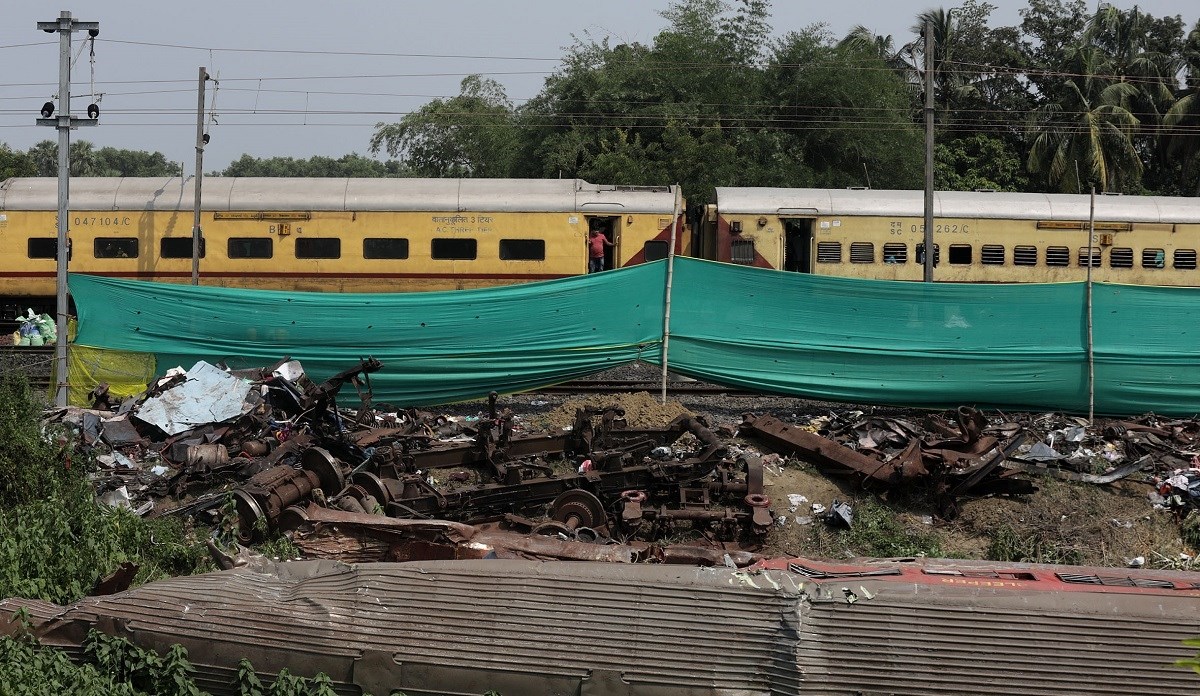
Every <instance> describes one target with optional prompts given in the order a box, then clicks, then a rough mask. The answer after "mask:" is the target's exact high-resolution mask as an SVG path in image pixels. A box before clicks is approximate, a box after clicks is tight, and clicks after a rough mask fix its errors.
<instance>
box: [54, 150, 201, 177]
mask: <svg viewBox="0 0 1200 696" xmlns="http://www.w3.org/2000/svg"><path fill="white" fill-rule="evenodd" d="M72 154H73V153H72ZM179 172H180V164H179V163H178V162H171V161H169V160H167V156H166V155H164V154H163V153H161V152H147V151H145V150H125V149H122V148H115V147H102V148H100V149H99V150H96V153H95V176H156V177H157V176H162V177H168V176H179Z"/></svg>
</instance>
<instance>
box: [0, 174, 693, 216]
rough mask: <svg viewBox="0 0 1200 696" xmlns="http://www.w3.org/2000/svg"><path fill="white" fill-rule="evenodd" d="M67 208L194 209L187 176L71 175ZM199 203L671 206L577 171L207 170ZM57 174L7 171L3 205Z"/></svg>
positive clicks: (48, 193) (38, 195) (44, 190)
mask: <svg viewBox="0 0 1200 696" xmlns="http://www.w3.org/2000/svg"><path fill="white" fill-rule="evenodd" d="M70 186H71V209H72V210H97V211H103V210H127V211H133V210H186V211H190V210H192V206H193V200H194V197H193V194H194V193H195V183H194V180H193V179H192V178H191V177H183V178H180V177H173V178H134V177H129V178H119V177H73V178H72V179H71V184H70ZM201 202H202V203H203V208H204V210H209V211H226V210H241V211H245V210H250V211H257V210H307V211H320V210H325V211H448V210H453V211H461V210H474V211H487V212H525V211H545V212H594V213H614V214H623V213H659V214H668V215H669V214H670V213H671V211H672V209H673V204H674V196H673V194H672V193H671V190H670V189H669V188H668V187H614V186H603V185H598V184H589V183H588V182H586V181H582V180H578V179H290V178H254V177H241V178H232V177H230V178H226V177H205V179H204V191H203V193H202V196H201ZM57 207H58V180H57V179H54V178H24V179H9V180H7V181H5V182H4V184H3V185H2V186H0V210H54V209H56V208H57Z"/></svg>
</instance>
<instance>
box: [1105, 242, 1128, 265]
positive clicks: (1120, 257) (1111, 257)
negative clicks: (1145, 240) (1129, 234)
mask: <svg viewBox="0 0 1200 696" xmlns="http://www.w3.org/2000/svg"><path fill="white" fill-rule="evenodd" d="M1108 265H1109V267H1110V268H1133V249H1130V248H1129V247H1113V248H1112V250H1111V251H1109V252H1108Z"/></svg>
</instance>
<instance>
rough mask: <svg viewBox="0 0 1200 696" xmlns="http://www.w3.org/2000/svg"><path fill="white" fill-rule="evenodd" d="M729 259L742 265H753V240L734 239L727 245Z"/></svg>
mask: <svg viewBox="0 0 1200 696" xmlns="http://www.w3.org/2000/svg"><path fill="white" fill-rule="evenodd" d="M729 261H730V262H731V263H737V264H741V265H743V266H753V265H754V240H753V239H735V240H733V242H732V243H731V244H730V245H729Z"/></svg>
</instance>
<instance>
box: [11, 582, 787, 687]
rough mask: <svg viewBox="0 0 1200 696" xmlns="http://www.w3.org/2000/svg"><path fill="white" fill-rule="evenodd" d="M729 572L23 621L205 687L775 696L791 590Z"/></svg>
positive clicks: (313, 593) (303, 594) (227, 603)
mask: <svg viewBox="0 0 1200 696" xmlns="http://www.w3.org/2000/svg"><path fill="white" fill-rule="evenodd" d="M771 574H772V575H777V576H779V578H780V582H782V583H784V585H781V586H778V587H776V586H773V585H774V583H769V582H767V581H766V580H765V579H764V578H763V577H761V576H760V577H758V579H757V581H749V582H744V581H742V580H739V579H737V573H736V572H734V571H731V570H729V569H726V568H721V569H703V568H695V567H690V566H665V565H645V566H629V565H624V564H620V566H619V567H618V566H617V565H615V564H592V563H541V562H536V561H503V560H492V561H429V562H415V563H372V564H364V565H360V566H354V567H351V566H346V565H342V564H339V563H335V562H330V561H301V562H294V563H286V564H275V563H266V564H265V565H264V567H263V572H259V571H257V570H251V569H250V568H249V567H242V568H237V569H234V570H230V571H223V572H217V573H209V574H205V575H196V576H191V577H178V578H172V579H168V580H162V581H158V582H154V583H151V584H148V585H144V586H142V587H138V588H135V589H132V590H128V591H126V592H123V593H120V594H116V595H111V596H107V597H93V598H88V599H84V600H82V601H80V602H78V603H76V604H74V605H72V606H70V607H67V608H65V609H64V608H58V607H55V606H54V605H49V604H46V603H44V602H25V601H21V600H8V601H6V602H3V603H0V610H2V611H3V612H4V613H3V616H4V617H9V616H11V615H12V614H13V612H14V611H15V610H16V609H17V608H18V607H19V606H26V607H28V609H29V613H30V616H31V617H32V620H33V623H34V625H35V632H36V633H37V634H38V635H39V637H40V638H41V639H42V642H43V643H44V644H49V645H56V646H67V647H72V646H77V645H79V644H80V642H81V641H82V640H83V639H84V638H85V637H86V635H87V631H88V628H89V627H91V626H98V627H100V628H101V629H102V630H109V628H116V629H117V631H118V632H125V633H127V634H128V637H129V638H130V639H131V640H133V641H134V642H136V643H138V644H140V645H142V646H144V647H155V648H157V649H165V648H166V647H168V646H170V645H171V644H173V643H180V644H182V645H183V646H184V647H186V648H187V649H188V652H189V659H190V660H191V662H192V664H193V665H194V666H195V667H196V669H197V678H198V683H199V685H200V687H201V688H203V689H207V690H209V691H210V692H212V693H214V694H230V693H233V692H232V691H231V689H230V684H231V683H232V682H233V676H234V674H235V672H236V668H237V663H238V660H239V659H240V658H242V657H248V658H250V660H251V661H252V662H253V663H254V665H255V667H256V668H258V669H259V670H260V671H264V672H272V673H273V672H277V671H278V670H279V669H281V668H284V667H286V668H287V669H289V670H290V671H291V672H293V673H297V674H307V675H312V674H313V673H315V672H317V671H321V672H325V673H326V674H327V675H329V676H330V677H331V678H332V679H333V681H334V682H335V683H337V684H339V685H340V686H346V685H350V684H356V685H357V686H358V687H359V688H360V689H362V690H363V691H368V692H370V693H374V694H388V693H392V691H393V690H394V689H399V690H402V691H405V692H407V693H475V694H481V693H484V692H485V691H488V690H496V691H499V692H500V693H503V694H578V693H583V694H597V695H599V694H629V695H630V696H633V695H643V694H644V695H646V696H659V695H663V694H683V693H686V694H692V695H697V696H698V695H700V694H714V695H715V694H777V693H778V694H787V693H796V692H797V689H798V688H799V682H798V679H799V675H798V674H796V673H795V671H794V669H792V664H793V662H794V654H795V651H796V647H797V646H796V638H795V637H796V628H797V626H796V621H797V619H798V618H799V612H798V602H799V596H800V593H799V592H798V591H797V590H798V583H795V582H792V583H788V582H787V580H788V578H787V577H786V576H787V573H786V572H772V573H771ZM339 693H355V692H354V691H353V690H352V689H341V688H339Z"/></svg>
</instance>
